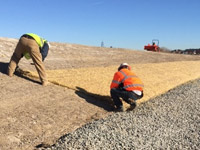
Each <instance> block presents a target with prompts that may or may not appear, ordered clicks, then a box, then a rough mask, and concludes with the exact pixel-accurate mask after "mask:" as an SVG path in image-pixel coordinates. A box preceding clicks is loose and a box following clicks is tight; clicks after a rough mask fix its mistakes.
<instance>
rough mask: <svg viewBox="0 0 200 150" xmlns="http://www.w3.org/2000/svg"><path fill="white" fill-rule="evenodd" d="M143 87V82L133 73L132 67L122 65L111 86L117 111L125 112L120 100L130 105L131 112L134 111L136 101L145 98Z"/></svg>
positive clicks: (125, 64)
mask: <svg viewBox="0 0 200 150" xmlns="http://www.w3.org/2000/svg"><path fill="white" fill-rule="evenodd" d="M143 87H144V85H143V83H142V81H141V80H140V79H139V78H138V77H137V76H136V75H135V73H133V72H132V71H131V67H130V66H129V65H128V64H127V63H122V64H121V65H120V66H119V68H118V72H116V73H115V74H114V77H113V80H112V83H111V85H110V89H111V90H110V94H111V97H112V99H113V101H114V104H115V106H116V109H117V111H124V107H123V103H122V101H121V100H120V98H122V99H123V100H124V101H125V102H127V103H129V104H130V106H131V107H130V108H129V109H130V110H131V109H134V108H135V107H136V102H135V101H136V100H138V99H140V98H142V97H143Z"/></svg>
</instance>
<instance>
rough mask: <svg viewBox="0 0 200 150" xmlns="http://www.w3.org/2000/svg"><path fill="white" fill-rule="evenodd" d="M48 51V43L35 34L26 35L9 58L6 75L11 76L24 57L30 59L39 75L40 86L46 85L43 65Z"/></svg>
mask: <svg viewBox="0 0 200 150" xmlns="http://www.w3.org/2000/svg"><path fill="white" fill-rule="evenodd" d="M48 51H49V43H48V42H47V40H44V39H42V38H41V37H39V36H38V35H36V34H33V33H27V34H24V35H22V36H21V38H20V39H19V42H18V44H17V46H16V48H15V51H14V53H13V55H12V57H11V60H10V63H9V66H8V71H7V73H8V75H9V76H10V77H12V76H13V73H14V72H15V69H16V67H17V66H18V63H19V61H20V59H21V58H22V57H23V56H24V57H25V58H26V59H30V58H32V60H33V63H34V65H35V68H36V70H37V72H38V74H39V77H40V80H41V82H42V85H43V86H45V85H47V83H48V81H47V76H46V71H45V67H44V64H43V61H44V59H45V58H46V56H47V54H48Z"/></svg>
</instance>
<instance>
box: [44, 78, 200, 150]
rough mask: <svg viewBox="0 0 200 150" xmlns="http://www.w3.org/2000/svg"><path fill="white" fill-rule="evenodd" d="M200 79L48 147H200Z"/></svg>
mask: <svg viewBox="0 0 200 150" xmlns="http://www.w3.org/2000/svg"><path fill="white" fill-rule="evenodd" d="M199 141H200V79H198V80H195V81H192V82H189V83H186V84H184V85H181V86H178V87H177V88H175V89H172V90H170V91H168V92H167V93H166V94H163V95H161V96H158V97H156V98H154V99H151V100H149V101H148V102H145V103H143V104H140V105H139V106H138V107H137V108H136V109H135V110H133V111H130V112H118V113H114V114H112V115H110V116H108V117H106V118H104V119H100V120H97V121H94V122H91V123H88V124H86V125H84V126H83V127H81V128H79V129H77V130H76V131H74V132H72V133H69V134H66V135H64V136H62V137H61V138H60V139H59V140H58V141H57V142H56V143H55V144H54V145H52V146H51V147H49V148H46V149H47V150H78V149H81V150H100V149H101V150H108V149H109V150H122V149H125V150H127V149H200V142H199Z"/></svg>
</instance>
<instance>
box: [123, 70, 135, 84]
mask: <svg viewBox="0 0 200 150" xmlns="http://www.w3.org/2000/svg"><path fill="white" fill-rule="evenodd" d="M119 72H121V74H123V76H124V78H123V79H122V81H121V83H124V81H125V80H126V79H128V78H138V77H137V76H134V75H131V76H127V75H126V74H125V73H124V72H123V71H121V70H120V71H119Z"/></svg>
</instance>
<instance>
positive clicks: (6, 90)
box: [0, 38, 200, 150]
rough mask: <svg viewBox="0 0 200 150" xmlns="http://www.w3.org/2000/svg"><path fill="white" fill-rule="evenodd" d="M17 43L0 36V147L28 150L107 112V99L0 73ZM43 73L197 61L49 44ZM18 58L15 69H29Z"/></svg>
mask: <svg viewBox="0 0 200 150" xmlns="http://www.w3.org/2000/svg"><path fill="white" fill-rule="evenodd" d="M17 41H18V40H17V39H8V38H0V89H1V90H0V103H1V105H0V149H3V150H4V149H5V150H7V149H15V150H18V149H20V150H21V149H22V150H29V149H33V148H34V147H35V146H37V145H39V144H41V143H43V142H44V143H48V144H52V143H55V140H57V139H58V138H59V137H61V136H62V135H64V134H66V133H68V132H71V131H73V130H75V129H76V128H78V127H80V126H82V125H83V124H85V123H87V122H89V121H92V120H93V119H98V118H101V117H105V116H107V115H109V114H111V113H113V112H112V107H111V105H110V103H109V102H108V101H99V99H102V97H99V99H98V98H97V99H95V101H94V99H93V98H91V97H90V96H89V95H87V94H82V93H79V92H76V91H74V90H70V89H67V88H64V87H60V86H56V85H54V84H50V85H49V86H47V87H42V86H41V85H40V84H39V82H38V80H32V79H30V78H26V77H22V76H20V75H15V76H14V77H12V78H10V77H8V76H7V75H6V74H5V73H6V69H7V65H8V62H9V59H10V57H11V55H12V53H13V51H14V48H15V46H16V44H17ZM51 45H52V47H51V50H50V52H49V55H48V57H47V59H46V61H45V66H46V69H47V70H56V69H69V68H82V67H84V68H87V67H98V66H101V67H102V66H103V67H105V66H113V65H119V64H120V63H121V62H127V63H130V64H141V63H142V64H146V63H159V62H173V61H182V60H184V61H191V60H193V61H194V60H200V57H199V56H189V55H178V54H164V53H152V52H146V51H131V50H124V49H114V48H113V49H110V48H100V47H89V46H83V45H75V44H63V43H51ZM31 62H32V61H27V60H25V59H24V58H23V59H22V60H21V61H20V64H19V66H20V67H21V68H23V69H25V70H26V69H28V70H33V71H34V70H35V68H34V66H33V65H31V64H30V63H31Z"/></svg>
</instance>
